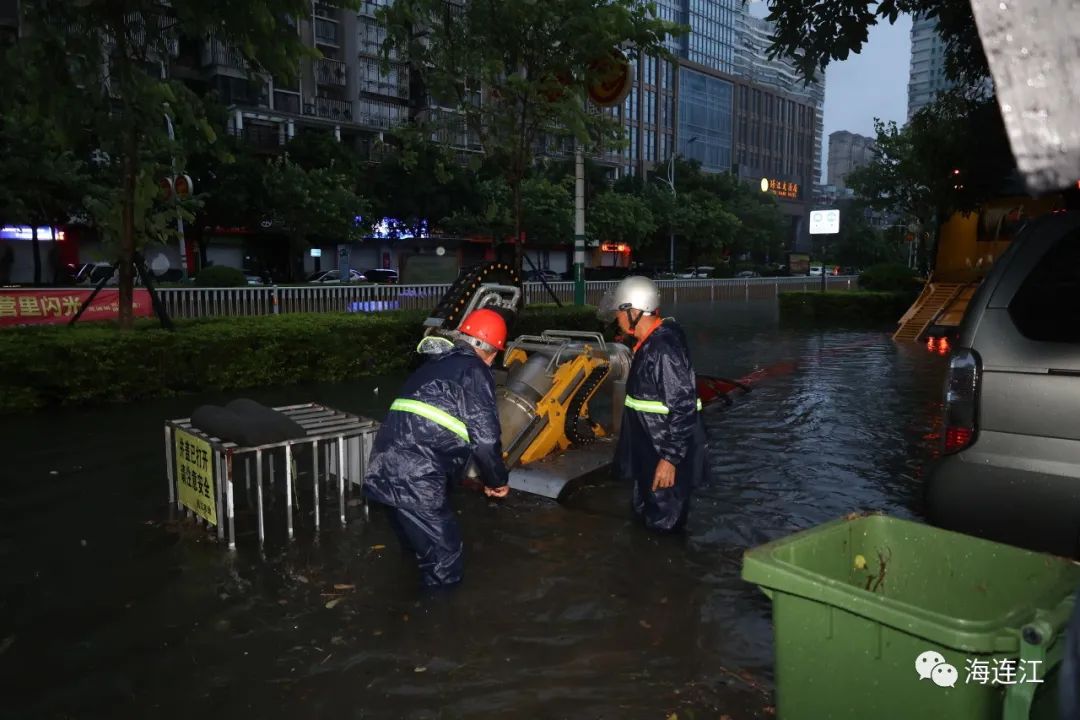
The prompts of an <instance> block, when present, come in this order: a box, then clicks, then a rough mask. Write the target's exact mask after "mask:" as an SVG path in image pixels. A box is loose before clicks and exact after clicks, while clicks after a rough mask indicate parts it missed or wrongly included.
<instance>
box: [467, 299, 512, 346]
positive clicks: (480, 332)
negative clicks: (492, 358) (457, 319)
mask: <svg viewBox="0 0 1080 720" xmlns="http://www.w3.org/2000/svg"><path fill="white" fill-rule="evenodd" d="M458 330H459V331H460V332H461V334H462V335H466V336H468V337H470V338H473V339H474V340H479V341H480V342H481V343H483V344H484V345H488V346H490V347H492V348H495V349H496V350H505V349H506V321H505V320H503V317H502V315H500V314H499V313H497V312H495V311H494V310H489V309H487V308H481V309H479V310H473V311H472V312H471V313H469V316H468V317H467V318H465V321H464V322H463V323H461V327H460V328H458ZM471 344H472V345H474V346H475V347H479V348H480V349H481V350H487V349H489V348H485V347H483V346H482V345H478V344H477V343H471Z"/></svg>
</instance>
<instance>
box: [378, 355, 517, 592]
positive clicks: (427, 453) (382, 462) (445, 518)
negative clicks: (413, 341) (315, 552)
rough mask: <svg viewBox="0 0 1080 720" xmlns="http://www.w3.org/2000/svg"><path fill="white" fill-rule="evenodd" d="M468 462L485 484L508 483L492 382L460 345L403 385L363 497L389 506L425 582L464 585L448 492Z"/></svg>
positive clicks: (380, 439)
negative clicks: (474, 464) (461, 582)
mask: <svg viewBox="0 0 1080 720" xmlns="http://www.w3.org/2000/svg"><path fill="white" fill-rule="evenodd" d="M470 457H471V458H473V459H474V460H475V463H476V467H477V470H478V473H479V476H480V478H481V480H482V481H483V482H484V484H485V485H487V486H488V487H491V488H497V487H502V486H503V485H506V483H507V481H508V475H507V471H506V466H505V465H504V463H503V460H502V446H501V442H500V426H499V416H498V411H497V409H496V405H495V380H494V378H493V376H492V374H491V370H490V368H488V366H487V365H486V364H485V363H484V362H483V361H482V360H481V359H480V358H479V357H478V356H477V354H476V352H475V351H474V350H473V349H472V348H471V347H469V346H468V345H464V344H458V345H456V346H454V348H453V349H451V350H448V351H446V352H444V353H441V354H437V355H432V356H431V359H430V360H428V361H427V362H426V363H424V365H422V366H421V367H420V368H419V369H418V370H417V371H416V372H414V373H413V374H412V376H410V377H409V379H408V380H406V381H405V384H404V386H402V388H401V390H400V392H399V393H398V396H397V400H395V401H394V403H393V405H391V410H390V412H389V413H387V416H386V421H385V422H383V424H382V425H381V426H380V427H379V430H378V432H377V433H376V434H375V442H374V446H373V447H372V452H371V459H370V461H369V464H368V470H367V473H366V475H365V476H364V494H365V495H367V497H368V498H370V499H371V500H373V501H375V502H377V503H380V504H381V505H383V506H384V507H385V508H386V512H387V515H388V516H389V518H390V522H391V524H392V525H393V527H394V530H395V532H396V533H397V535H398V538H399V539H400V540H401V542H402V544H403V545H404V546H405V548H406V549H408V550H411V551H412V552H414V553H415V555H416V559H417V561H418V563H419V565H420V572H421V576H422V580H423V583H424V584H425V585H428V586H436V585H448V584H451V583H455V582H458V581H460V580H461V574H462V542H461V533H460V530H459V529H458V523H457V520H456V519H455V517H454V512H453V509H452V508H451V506H450V502H449V497H448V491H449V486H450V485H451V483H453V482H455V481H457V480H458V479H459V478H460V476H461V474H462V471H463V470H464V468H465V466H466V464H467V463H468V461H469V458H470Z"/></svg>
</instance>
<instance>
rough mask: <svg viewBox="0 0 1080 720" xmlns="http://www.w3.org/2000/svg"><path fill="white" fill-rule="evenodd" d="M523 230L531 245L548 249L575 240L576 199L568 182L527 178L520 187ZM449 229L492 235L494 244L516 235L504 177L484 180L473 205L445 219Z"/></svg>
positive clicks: (509, 195) (479, 186)
mask: <svg viewBox="0 0 1080 720" xmlns="http://www.w3.org/2000/svg"><path fill="white" fill-rule="evenodd" d="M521 196H522V201H521V207H522V221H521V225H520V227H521V229H522V230H523V231H524V232H525V234H526V236H527V237H528V238H529V240H530V242H535V243H546V244H549V245H553V244H558V243H563V242H568V241H569V240H570V239H571V238H572V237H573V232H574V215H573V195H571V192H570V185H569V183H568V182H567V181H563V182H558V183H556V182H552V181H551V180H549V179H548V178H546V177H544V176H534V177H530V178H527V179H526V180H524V181H523V182H522V185H521ZM445 225H446V226H447V228H448V229H450V230H451V231H454V232H458V233H461V234H467V235H471V234H478V235H490V236H491V239H492V242H493V243H494V244H496V245H498V244H499V242H500V241H501V239H503V238H505V237H507V236H508V235H510V233H512V232H513V231H514V216H513V210H512V201H511V192H510V188H509V186H508V185H507V184H506V181H505V180H504V179H503V178H501V177H495V178H490V179H487V180H481V181H479V182H478V183H477V186H476V195H475V197H474V198H473V204H472V205H470V206H467V207H466V208H464V209H461V210H458V211H456V212H454V213H452V214H451V215H450V217H448V218H447V219H446V222H445Z"/></svg>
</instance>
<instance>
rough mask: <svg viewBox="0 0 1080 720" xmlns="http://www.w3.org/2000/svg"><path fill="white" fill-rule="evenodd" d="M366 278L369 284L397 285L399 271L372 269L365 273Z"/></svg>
mask: <svg viewBox="0 0 1080 720" xmlns="http://www.w3.org/2000/svg"><path fill="white" fill-rule="evenodd" d="M364 277H365V278H367V281H368V282H373V283H378V284H380V285H396V284H397V282H398V271H397V270H391V269H389V268H372V269H370V270H365V271H364Z"/></svg>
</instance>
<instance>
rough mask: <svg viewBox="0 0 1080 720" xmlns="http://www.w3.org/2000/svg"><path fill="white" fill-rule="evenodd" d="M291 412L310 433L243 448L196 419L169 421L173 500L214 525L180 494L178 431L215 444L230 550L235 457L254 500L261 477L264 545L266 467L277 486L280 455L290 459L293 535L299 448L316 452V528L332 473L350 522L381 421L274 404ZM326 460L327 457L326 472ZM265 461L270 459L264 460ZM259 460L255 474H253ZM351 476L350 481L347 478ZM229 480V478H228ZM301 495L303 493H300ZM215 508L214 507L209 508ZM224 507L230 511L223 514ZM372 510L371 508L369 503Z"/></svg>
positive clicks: (213, 462)
mask: <svg viewBox="0 0 1080 720" xmlns="http://www.w3.org/2000/svg"><path fill="white" fill-rule="evenodd" d="M274 409H275V410H277V411H279V412H281V413H282V414H284V415H285V416H286V417H288V418H290V419H292V420H293V421H295V422H296V423H298V424H299V425H300V426H301V427H302V428H303V429H304V431H305V432H306V433H307V435H306V437H302V438H297V439H295V440H285V441H282V442H277V443H270V444H267V445H260V446H257V447H243V446H240V445H238V444H236V443H234V442H230V441H227V440H222V439H221V438H217V437H214V436H212V435H209V434H207V433H205V432H203V431H201V430H198V429H196V428H194V427H192V425H191V418H178V419H176V420H169V421H168V422H166V424H165V467H166V474H167V477H168V481H169V504H170V506H171V505H173V504H175V506H176V508H177V510H184V511H185V513H186V515H187V517H188V518H190V519H194V521H195V522H196V523H198V524H200V525H201V524H203V523H204V522H205V523H206V524H207V525H210V524H211V523H210V521H209V519H208V518H204V517H202V516H201V515H200V514H198V513H197V512H195V511H194V509H193V508H190V507H186V506H185V505H184V504H183V503H182V502H181V493H180V482H181V478H180V475H181V472H180V458H179V457H177V455H176V433H177V432H178V431H179V432H183V433H186V434H187V435H190V436H191V437H193V438H194V439H195V440H196V441H200V442H203V443H206V444H207V445H208V446H209V448H210V454H211V455H212V458H210V459H209V460H210V464H209V471H210V477H212V479H213V495H212V496H211V497H209V498H208V501H209V502H212V503H213V510H214V512H213V516H214V518H215V519H216V521H217V522H215V523H213V524H214V525H215V526H216V527H217V537H218V540H224V539H225V526H226V525H227V526H228V542H229V549H230V550H235V549H236V512H235V510H236V507H235V500H236V493H235V488H234V485H235V482H236V479H237V473H236V468H235V461H237V460H239V459H243V461H244V468H243V470H244V472H243V477H244V482H245V488H246V491H247V492H246V493H245V497H247V498H248V501H249V502H250V501H251V498H250V491H251V482H252V480H253V479H254V481H255V502H254V505H255V510H256V514H257V519H258V534H259V544H260V546H261V545H262V544H263V543H264V542H265V539H266V524H265V518H264V513H263V471H264V468H268V469H269V481H270V488H271V490H272V489H273V487H274V482H275V474H276V473H275V466H276V464H277V463H276V462H275V461H276V460H277V459H278V458H279V457H282V458H284V476H285V526H286V529H287V533H288V537H289V539H290V540H291V539H292V538H293V483H294V479H295V478H294V477H293V473H294V467H293V464H294V463H293V459H294V453H295V452H296V451H299V450H306V449H309V448H310V450H311V451H312V457H311V488H312V495H311V497H312V509H313V511H314V521H315V531H316V532H318V531H319V528H320V517H319V513H320V507H319V503H320V499H321V494H320V489H319V480H320V478H322V479H323V481H324V484H325V485H329V482H330V479H331V476H333V477H334V478H336V480H337V494H338V509H339V516H340V521H341V525H342V526H343V527H344V525H345V523H346V517H345V508H346V499H345V496H346V489H347V486H348V489H349V490H350V491H351V487H352V485H358V486H359V485H362V484H363V478H364V472H365V471H366V469H367V462H368V457H369V456H370V454H371V446H372V443H373V442H374V439H375V432H376V431H377V430H378V428H379V423H377V422H376V421H375V420H372V419H370V418H365V417H361V416H359V415H352V414H350V413H346V412H342V411H340V410H334V409H332V408H328V407H326V406H324V405H319V404H317V403H304V404H301V405H287V406H284V407H277V408H274ZM320 459H322V460H323V462H322V465H321V472H320ZM264 460H265V462H264ZM252 461H254V474H253V473H252ZM346 478H348V479H349V481H350V482H349V483H346ZM223 479H224V481H223ZM297 497H298V498H299V493H297ZM208 509H209V508H208ZM222 510H224V513H222ZM365 510H366V507H365Z"/></svg>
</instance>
